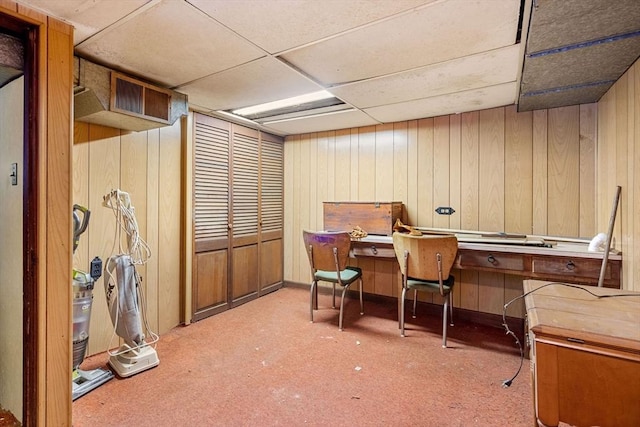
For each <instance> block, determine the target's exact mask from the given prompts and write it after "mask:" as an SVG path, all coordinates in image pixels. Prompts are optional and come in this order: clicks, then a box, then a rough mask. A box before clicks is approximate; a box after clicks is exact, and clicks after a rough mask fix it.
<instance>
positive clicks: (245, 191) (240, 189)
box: [231, 125, 259, 305]
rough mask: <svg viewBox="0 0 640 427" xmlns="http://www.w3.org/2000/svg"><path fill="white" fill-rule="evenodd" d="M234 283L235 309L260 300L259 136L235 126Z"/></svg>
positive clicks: (232, 293)
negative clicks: (250, 300)
mask: <svg viewBox="0 0 640 427" xmlns="http://www.w3.org/2000/svg"><path fill="white" fill-rule="evenodd" d="M232 130H233V131H232V136H231V138H232V144H231V146H232V155H231V158H232V168H231V170H232V178H231V180H232V182H231V188H232V192H231V200H232V202H231V203H232V209H231V212H232V214H231V224H232V246H233V254H232V265H233V270H232V279H231V283H232V285H231V298H232V303H233V304H234V305H237V304H240V303H243V302H245V301H247V300H249V299H251V298H255V297H257V296H258V288H259V274H258V271H259V270H258V268H259V264H258V263H259V259H258V186H259V133H258V131H255V130H253V129H248V128H244V127H241V126H237V125H233V126H232Z"/></svg>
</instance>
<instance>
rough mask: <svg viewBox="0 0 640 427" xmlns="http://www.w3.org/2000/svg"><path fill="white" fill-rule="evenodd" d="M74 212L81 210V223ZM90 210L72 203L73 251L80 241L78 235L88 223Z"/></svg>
mask: <svg viewBox="0 0 640 427" xmlns="http://www.w3.org/2000/svg"><path fill="white" fill-rule="evenodd" d="M76 212H82V223H80V217H79V216H78V214H77V213H76ZM90 217H91V211H90V210H89V209H87V208H85V207H84V206H80V205H73V252H75V251H76V248H77V247H78V243H80V235H81V234H82V233H84V232H85V230H86V229H87V226H88V225H89V218H90Z"/></svg>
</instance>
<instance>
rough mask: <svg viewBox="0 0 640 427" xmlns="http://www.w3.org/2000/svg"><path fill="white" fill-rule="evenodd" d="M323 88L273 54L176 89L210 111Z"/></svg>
mask: <svg viewBox="0 0 640 427" xmlns="http://www.w3.org/2000/svg"><path fill="white" fill-rule="evenodd" d="M322 89H323V88H322V87H320V86H319V85H317V84H316V83H313V82H312V81H311V80H309V79H307V78H306V77H304V76H302V75H301V74H300V73H298V72H296V71H294V70H292V69H291V68H289V67H287V66H286V65H284V64H282V62H280V61H278V60H277V59H275V58H272V57H264V58H261V59H257V60H255V61H252V62H249V63H248V64H244V65H240V66H238V67H235V68H232V69H229V70H225V71H222V72H219V73H216V74H213V75H210V76H207V77H204V78H201V79H198V80H195V81H193V82H191V83H188V84H186V85H183V86H179V87H178V88H177V90H178V91H180V92H182V93H186V94H187V95H188V96H189V102H194V103H196V104H200V105H206V106H207V107H208V108H209V109H212V110H228V109H232V108H240V107H247V106H249V105H255V104H261V103H264V102H269V101H273V100H276V99H283V98H289V97H292V96H297V95H302V94H305V93H309V92H315V91H318V90H322Z"/></svg>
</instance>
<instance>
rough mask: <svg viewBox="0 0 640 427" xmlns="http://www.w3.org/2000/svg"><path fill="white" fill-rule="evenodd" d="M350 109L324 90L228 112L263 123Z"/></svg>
mask: <svg viewBox="0 0 640 427" xmlns="http://www.w3.org/2000/svg"><path fill="white" fill-rule="evenodd" d="M350 108H351V107H350V106H348V105H347V104H345V103H344V102H343V101H342V100H341V99H338V98H336V97H335V96H333V95H332V94H331V93H329V92H327V91H326V90H321V91H318V92H313V93H308V94H305V95H300V96H294V97H292V98H286V99H281V100H279V101H273V102H267V103H265V104H259V105H253V106H251V107H245V108H238V109H236V110H232V111H230V113H231V114H234V115H236V116H241V117H244V118H246V119H249V120H253V121H254V122H257V123H264V122H267V121H274V120H285V119H292V118H296V117H308V116H315V115H318V114H325V113H328V112H333V111H340V110H345V109H350Z"/></svg>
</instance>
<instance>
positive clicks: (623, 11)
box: [527, 0, 640, 52]
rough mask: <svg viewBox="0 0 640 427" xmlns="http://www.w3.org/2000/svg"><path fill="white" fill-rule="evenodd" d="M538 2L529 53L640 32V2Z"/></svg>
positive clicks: (572, 0) (568, 0) (532, 18)
mask: <svg viewBox="0 0 640 427" xmlns="http://www.w3.org/2000/svg"><path fill="white" fill-rule="evenodd" d="M534 3H535V6H534V8H533V11H532V17H531V27H530V30H529V40H528V48H527V49H528V51H529V52H538V51H543V50H547V49H552V48H556V47H561V46H567V45H572V44H576V43H580V42H587V41H592V40H596V39H600V38H603V37H608V36H612V35H616V34H623V33H628V32H632V31H637V30H640V5H639V4H638V0H608V1H602V0H563V1H557V0H537V1H535V2H534ZM560 17H561V19H560Z"/></svg>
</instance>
